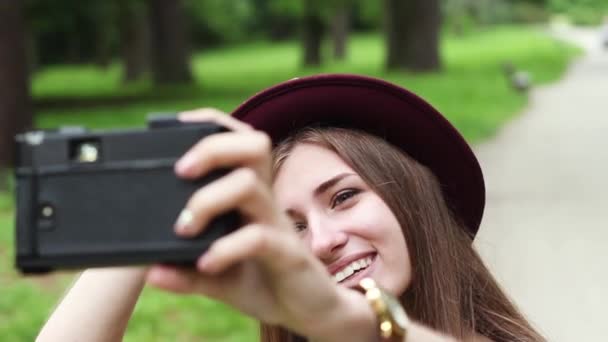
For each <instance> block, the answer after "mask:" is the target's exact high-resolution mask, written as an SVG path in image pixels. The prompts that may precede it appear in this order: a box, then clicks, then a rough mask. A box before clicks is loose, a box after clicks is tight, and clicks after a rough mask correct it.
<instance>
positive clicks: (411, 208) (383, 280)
mask: <svg viewBox="0 0 608 342" xmlns="http://www.w3.org/2000/svg"><path fill="white" fill-rule="evenodd" d="M274 155H275V164H274V173H275V175H276V176H275V183H274V190H275V194H276V196H277V199H278V202H279V203H281V205H283V206H286V207H288V208H290V209H288V210H287V212H288V214H290V216H291V217H292V219H293V220H294V222H295V223H296V227H297V228H296V229H297V230H298V231H299V234H300V236H301V238H302V239H303V240H304V241H305V242H306V243H307V245H308V246H309V248H310V249H311V250H312V251H313V253H314V254H315V255H316V256H317V257H318V258H319V259H320V260H322V261H323V262H324V263H325V264H326V265H327V270H328V272H329V273H330V274H332V275H333V276H334V278H335V279H336V280H337V282H338V283H339V284H341V285H344V286H347V287H351V288H355V287H357V285H358V284H359V281H360V280H361V279H363V278H364V277H372V278H373V279H375V280H376V281H377V282H378V283H379V284H381V285H382V286H383V287H384V288H385V289H387V290H388V291H390V292H391V293H393V294H394V295H395V296H398V297H399V299H400V301H401V303H402V305H403V306H404V307H405V308H406V310H407V312H408V314H409V315H410V317H411V318H413V319H415V320H417V321H420V322H423V323H425V324H426V325H428V326H430V327H432V328H434V329H437V330H439V331H442V332H445V333H448V334H449V335H451V336H456V337H459V338H460V339H464V340H468V339H471V338H472V339H475V337H478V338H479V337H480V336H484V337H486V338H490V339H491V340H493V341H541V340H542V337H540V336H539V335H538V334H537V333H536V332H534V330H533V329H532V328H531V327H530V325H529V324H528V323H527V322H526V320H525V318H524V317H523V316H522V315H521V314H520V313H519V312H518V310H517V309H516V308H515V306H514V305H513V304H512V303H511V302H510V301H509V299H508V298H507V297H506V296H505V295H504V294H503V293H502V291H501V290H500V287H499V286H498V285H497V283H496V281H495V280H494V278H493V277H492V275H491V274H490V273H489V271H488V270H487V269H486V267H485V266H484V265H483V263H482V261H481V260H480V258H479V256H478V255H477V253H476V252H475V251H474V250H473V248H472V245H471V244H472V239H471V237H470V236H469V234H467V232H466V229H464V228H463V227H462V226H461V225H460V224H458V223H457V221H456V220H455V219H454V217H453V215H452V213H451V212H450V210H449V209H448V207H447V204H446V202H445V201H444V198H443V196H442V193H441V189H440V185H439V182H438V180H437V178H436V177H435V176H434V175H433V174H432V173H431V172H430V170H429V169H428V168H426V167H424V166H422V165H420V164H419V163H418V162H416V161H415V160H413V159H412V158H411V157H409V156H408V155H407V154H405V153H404V152H403V151H401V150H399V149H398V148H396V147H395V146H393V145H391V144H389V143H388V142H386V141H385V140H383V139H381V138H378V137H375V136H373V135H370V134H367V133H365V132H362V131H356V130H351V129H342V128H321V129H319V128H307V129H304V130H303V131H301V132H299V133H298V134H295V135H293V136H291V137H289V138H287V139H286V140H285V141H283V142H282V143H281V144H279V146H278V147H277V148H276V149H275V152H274ZM319 165H323V167H322V168H321V167H319ZM333 175H337V176H333ZM332 176H333V178H332ZM324 179H330V182H329V186H327V187H325V188H323V189H325V190H327V194H326V195H325V196H324V197H323V196H315V195H316V191H311V189H314V188H315V185H316V184H321V186H319V188H321V187H322V186H323V185H326V184H328V182H327V181H326V182H325V183H324V182H323V180H324ZM332 180H333V182H332ZM345 194H349V195H348V196H346V197H345V198H342V199H341V200H340V203H339V204H338V205H334V203H335V202H334V201H335V200H336V199H337V198H339V197H340V196H344V195H345ZM385 203H386V204H385ZM293 208H298V209H297V210H295V209H293ZM300 225H303V226H304V227H303V228H300V227H299V226H300ZM351 261H355V265H352V263H351ZM357 261H362V264H358V263H357ZM351 265H352V266H351ZM349 268H350V269H349ZM355 269H356V270H358V271H356V272H355ZM289 336H290V334H289V333H288V332H287V331H286V330H283V329H281V328H277V327H271V326H268V325H265V326H263V328H262V340H263V341H277V342H278V341H289Z"/></svg>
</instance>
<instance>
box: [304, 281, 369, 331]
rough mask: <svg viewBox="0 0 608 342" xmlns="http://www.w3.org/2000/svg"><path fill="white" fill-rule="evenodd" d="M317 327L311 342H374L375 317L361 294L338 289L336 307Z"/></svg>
mask: <svg viewBox="0 0 608 342" xmlns="http://www.w3.org/2000/svg"><path fill="white" fill-rule="evenodd" d="M320 321H321V322H323V324H320V325H318V326H317V327H318V331H317V333H316V334H315V336H311V340H312V341H315V342H334V341H353V342H355V341H356V342H372V341H373V342H376V341H378V331H377V326H376V315H375V314H374V311H373V310H372V308H371V306H370V305H369V303H368V301H367V299H366V298H365V296H363V295H362V294H361V293H359V292H357V291H354V290H350V289H346V288H340V289H339V291H338V300H337V305H336V306H335V307H334V308H333V309H332V311H331V312H330V313H328V315H326V317H325V318H324V319H323V320H320Z"/></svg>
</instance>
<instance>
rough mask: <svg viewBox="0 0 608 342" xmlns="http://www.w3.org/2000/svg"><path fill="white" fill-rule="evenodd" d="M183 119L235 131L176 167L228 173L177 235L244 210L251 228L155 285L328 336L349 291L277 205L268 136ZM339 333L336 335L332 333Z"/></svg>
mask: <svg viewBox="0 0 608 342" xmlns="http://www.w3.org/2000/svg"><path fill="white" fill-rule="evenodd" d="M179 118H180V120H183V121H213V122H216V123H219V124H221V125H224V126H226V127H228V128H230V129H231V130H232V131H230V132H226V133H219V134H215V135H212V136H209V137H206V138H205V139H203V140H201V141H200V142H199V143H198V144H196V145H195V146H194V147H192V148H191V149H190V150H189V151H188V152H187V153H186V154H185V155H184V156H183V157H182V158H181V159H180V160H179V161H178V162H177V163H176V165H175V172H176V173H177V175H178V176H180V177H183V178H188V179H194V178H197V177H200V176H203V175H204V174H205V173H207V172H208V171H211V170H213V169H216V168H223V167H227V168H232V169H233V171H232V172H230V173H229V174H227V175H226V176H224V177H222V178H220V179H218V180H216V181H215V182H212V183H210V184H208V185H206V186H204V187H203V188H201V189H199V190H198V191H197V192H195V193H194V194H193V195H192V197H191V198H190V200H189V201H188V203H187V204H186V206H185V208H184V211H183V212H182V214H181V215H180V218H179V219H178V222H177V223H176V226H175V230H176V233H177V234H179V235H181V236H194V235H197V234H199V233H201V232H202V231H203V230H204V227H205V225H206V224H207V223H208V222H209V220H211V219H212V218H213V217H215V216H217V215H218V214H221V213H224V212H226V211H228V210H231V209H238V210H239V211H240V212H241V214H242V215H243V216H244V217H245V219H246V222H247V223H246V225H245V226H243V227H241V228H240V229H238V230H236V231H235V232H233V233H231V234H229V235H227V236H224V237H222V238H221V239H218V240H217V241H215V242H214V243H213V244H212V245H211V247H210V248H209V250H208V251H207V252H206V253H205V254H204V255H203V256H202V257H200V258H199V260H198V262H197V265H196V270H194V269H191V270H190V269H182V268H175V267H170V266H160V265H158V266H154V267H153V268H152V269H151V270H150V273H149V274H148V282H149V283H151V284H153V285H155V286H157V287H160V288H163V289H166V290H169V291H173V292H178V293H198V294H203V295H206V296H209V297H212V298H215V299H217V300H220V301H223V302H225V303H227V304H229V305H232V306H234V307H236V308H237V309H239V310H240V311H242V312H243V313H245V314H248V315H251V316H253V317H255V318H257V319H259V320H261V321H263V322H266V323H269V324H277V325H282V326H284V327H286V328H288V329H291V330H293V331H295V332H297V333H300V334H303V335H306V336H308V337H315V338H319V339H326V336H328V334H329V333H330V330H331V329H333V328H335V323H337V322H336V320H339V319H343V318H346V316H347V315H345V314H344V313H342V317H339V315H337V314H336V310H338V311H339V310H340V309H342V308H343V306H342V304H343V300H342V299H343V293H342V294H340V291H349V292H352V291H351V290H347V289H344V288H342V289H341V288H339V287H338V285H337V284H335V282H334V281H333V279H332V278H331V277H330V275H329V274H328V272H327V271H326V269H325V267H324V265H323V264H322V263H321V262H320V261H319V260H318V259H316V258H315V257H314V255H313V254H312V253H310V251H309V250H308V249H307V248H306V246H305V245H304V244H303V243H302V242H301V241H300V239H299V237H298V236H297V234H296V233H295V232H294V231H293V230H292V227H291V223H290V221H289V219H288V218H287V217H286V215H285V214H284V213H282V212H281V211H280V210H279V209H278V206H277V205H276V204H275V202H274V200H273V195H272V191H271V170H272V169H271V167H272V165H271V163H272V161H271V148H272V144H271V141H270V139H269V138H268V136H267V135H265V134H264V133H262V132H259V131H256V130H253V129H252V128H251V127H249V126H248V125H246V124H244V123H242V122H240V121H237V120H235V119H233V118H231V117H229V116H228V115H225V114H223V113H219V112H217V111H215V110H209V109H202V110H197V111H192V112H185V113H182V114H181V115H180V116H179ZM332 332H333V331H332Z"/></svg>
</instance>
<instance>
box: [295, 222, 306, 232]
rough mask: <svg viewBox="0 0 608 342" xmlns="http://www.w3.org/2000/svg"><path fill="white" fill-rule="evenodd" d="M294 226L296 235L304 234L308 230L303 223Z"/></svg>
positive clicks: (296, 223)
mask: <svg viewBox="0 0 608 342" xmlns="http://www.w3.org/2000/svg"><path fill="white" fill-rule="evenodd" d="M293 226H294V227H295V230H296V233H299V232H302V231H304V230H305V229H306V223H303V222H294V224H293Z"/></svg>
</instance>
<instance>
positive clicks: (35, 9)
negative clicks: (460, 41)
mask: <svg viewBox="0 0 608 342" xmlns="http://www.w3.org/2000/svg"><path fill="white" fill-rule="evenodd" d="M305 1H308V2H310V4H311V5H312V7H313V8H314V9H315V11H318V13H319V14H320V15H321V17H322V18H324V20H325V21H326V22H329V21H330V20H331V17H332V14H333V13H334V12H335V10H336V9H337V8H338V7H343V6H346V7H347V8H349V9H350V13H351V25H352V28H351V30H352V31H353V32H362V31H380V30H382V23H383V1H370V0H330V1H323V0H295V1H294V0H204V1H201V0H183V6H184V11H185V14H186V17H187V20H188V27H189V31H190V36H191V38H192V39H191V43H192V45H193V46H194V48H196V49H201V48H203V49H205V48H210V47H214V46H219V45H223V44H234V43H241V42H248V41H255V40H264V39H268V40H273V41H276V40H286V39H294V38H297V37H298V35H299V29H300V25H301V17H302V15H303V12H304V2H305ZM604 2H607V1H606V0H442V8H443V14H444V15H443V17H444V23H445V28H446V29H448V30H449V31H452V32H455V33H466V32H470V31H471V30H473V29H474V28H476V27H479V26H487V25H493V24H506V23H531V22H544V21H546V20H547V19H548V17H549V13H550V11H557V12H564V13H570V14H572V15H573V16H574V17H575V18H578V19H577V20H576V22H590V21H593V20H596V21H597V20H598V18H600V17H601V11H597V9H598V8H600V5H601V4H602V3H604ZM25 3H26V16H27V19H28V22H29V28H30V29H29V35H30V46H31V50H32V54H33V55H34V56H35V58H34V60H35V61H34V65H48V64H56V63H66V62H67V63H89V62H98V63H101V64H104V62H105V63H107V62H108V61H107V59H108V58H109V57H108V55H109V56H110V57H114V58H115V57H117V56H118V55H119V49H120V41H119V39H120V30H119V25H118V16H119V12H120V9H121V7H124V6H137V7H136V8H137V9H138V11H146V10H147V8H146V6H145V5H146V1H145V0H89V1H86V2H83V1H78V0H62V1H53V0H25Z"/></svg>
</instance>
